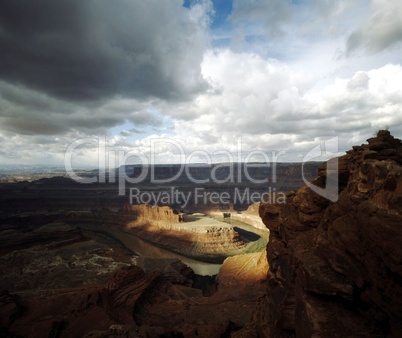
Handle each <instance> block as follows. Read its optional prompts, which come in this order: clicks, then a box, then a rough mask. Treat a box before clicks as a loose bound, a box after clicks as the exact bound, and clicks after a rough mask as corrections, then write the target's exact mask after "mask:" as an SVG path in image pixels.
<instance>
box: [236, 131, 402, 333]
mask: <svg viewBox="0 0 402 338" xmlns="http://www.w3.org/2000/svg"><path fill="white" fill-rule="evenodd" d="M336 160H338V161H339V173H338V174H339V191H340V192H339V199H338V201H336V202H329V201H328V200H326V199H325V198H323V197H321V196H319V195H317V194H316V193H315V192H313V191H312V190H311V189H309V188H308V187H307V186H303V187H301V188H300V189H298V190H297V191H296V193H295V194H292V195H289V197H288V200H287V203H286V205H270V204H267V203H262V204H261V205H260V215H261V218H262V219H263V221H264V223H265V224H266V226H267V227H268V228H269V230H270V240H269V243H268V246H267V255H268V261H269V266H270V270H269V273H268V290H267V293H266V295H265V297H264V298H263V299H262V300H261V301H260V304H259V306H258V310H257V311H256V312H255V314H254V319H253V322H252V325H250V326H249V327H248V328H247V329H245V330H243V331H241V332H238V333H237V334H236V335H235V336H236V337H250V336H253V335H254V336H256V335H258V336H260V337H287V336H296V337H313V336H314V337H385V336H394V337H400V336H402V216H401V215H402V143H401V141H400V140H398V139H395V138H393V137H392V136H391V135H390V133H389V132H388V131H380V132H379V133H378V135H377V136H376V137H374V138H371V139H369V140H368V144H364V145H362V146H358V147H354V148H353V150H351V151H348V152H347V153H346V155H344V156H342V157H340V158H338V159H335V160H332V161H336ZM325 169H326V164H323V165H322V166H321V167H320V170H319V176H318V177H317V178H316V179H315V180H314V182H313V183H314V184H316V185H317V186H321V187H324V186H325V183H326V182H327V181H328V180H329V179H331V175H335V174H336V173H333V172H332V173H331V172H329V173H327V171H326V170H325Z"/></svg>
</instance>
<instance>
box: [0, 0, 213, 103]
mask: <svg viewBox="0 0 402 338" xmlns="http://www.w3.org/2000/svg"><path fill="white" fill-rule="evenodd" d="M206 41H207V38H206V37H205V35H204V32H203V31H202V29H201V28H200V26H199V25H198V23H197V22H196V19H194V18H193V16H191V15H190V11H189V10H188V9H184V8H183V7H182V6H181V1H156V0H147V1H143V0H114V1H109V0H86V1H79V0H35V1H32V0H19V1H14V0H2V1H1V2H0V55H1V57H0V79H2V80H3V81H7V82H9V83H13V84H20V85H23V86H25V87H28V88H32V89H35V90H37V91H41V92H44V93H47V94H49V95H50V96H54V97H58V98H61V99H64V100H73V101H84V100H85V101H87V100H97V99H100V98H109V97H113V96H114V95H121V96H123V97H131V98H146V97H158V98H163V99H179V100H180V99H185V98H188V97H190V96H191V95H192V94H194V93H196V92H199V91H201V90H203V89H205V82H204V81H203V80H202V77H201V73H200V62H201V60H202V55H203V51H204V48H205V46H206Z"/></svg>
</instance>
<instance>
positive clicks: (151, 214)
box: [124, 204, 181, 223]
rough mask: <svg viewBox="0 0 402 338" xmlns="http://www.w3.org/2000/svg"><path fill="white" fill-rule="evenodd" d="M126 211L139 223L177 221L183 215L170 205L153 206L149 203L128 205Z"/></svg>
mask: <svg viewBox="0 0 402 338" xmlns="http://www.w3.org/2000/svg"><path fill="white" fill-rule="evenodd" d="M124 210H125V212H126V213H128V214H130V215H131V216H132V217H133V218H135V219H136V221H137V222H138V223H147V222H151V221H152V222H154V223H177V222H180V221H181V215H179V214H178V213H177V212H175V211H174V210H173V209H172V208H170V207H168V206H152V205H149V204H140V205H126V206H125V207H124Z"/></svg>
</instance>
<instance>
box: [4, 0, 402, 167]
mask: <svg viewBox="0 0 402 338" xmlns="http://www.w3.org/2000/svg"><path fill="white" fill-rule="evenodd" d="M401 17H402V2H401V1H400V0H365V1H360V0H347V1H346V0H339V1H333V0H292V1H290V0H265V1H263V0H212V1H211V0H185V1H180V0H165V1H160V0H147V1H143V0H114V1H110V0H86V1H81V0H35V1H32V0H19V1H15V0H2V1H1V2H0V164H48V165H60V164H64V163H65V161H67V160H68V161H70V162H71V163H72V164H73V166H77V167H78V166H82V167H97V166H99V165H106V166H109V167H113V166H118V165H121V164H128V163H144V162H146V161H153V162H155V163H178V162H186V163H187V162H188V163H190V162H191V163H193V162H207V163H209V162H227V161H232V160H235V161H237V160H241V161H269V160H271V161H272V160H275V159H276V160H278V159H279V161H303V159H304V158H306V154H308V153H309V151H311V150H312V149H314V148H315V147H316V146H317V145H324V144H325V141H327V140H330V139H333V138H334V137H337V140H338V143H337V144H338V147H337V149H336V151H337V152H339V153H342V152H343V151H345V150H348V149H350V148H351V147H352V145H359V144H362V143H364V142H365V140H366V139H367V138H369V137H372V136H373V135H375V133H376V131H378V130H379V129H389V130H390V131H391V133H392V134H393V135H394V136H396V137H399V138H401V137H402V20H401V19H400V18H401ZM328 154H329V153H328ZM331 154H332V155H333V154H335V150H334V151H332V153H331ZM105 158H106V160H105Z"/></svg>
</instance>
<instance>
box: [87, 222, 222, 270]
mask: <svg viewBox="0 0 402 338" xmlns="http://www.w3.org/2000/svg"><path fill="white" fill-rule="evenodd" d="M79 227H80V228H81V229H82V230H84V231H90V232H95V233H96V232H98V233H102V234H106V235H108V236H109V237H112V238H113V239H116V240H118V241H119V242H121V243H122V244H123V245H124V246H125V247H126V248H127V249H129V250H130V251H132V252H133V253H135V254H137V255H139V256H141V257H144V258H154V259H163V258H177V259H180V260H181V261H182V262H183V263H184V264H186V265H187V266H189V267H191V268H192V269H193V270H194V272H195V273H196V274H197V275H201V276H213V275H216V274H217V273H218V272H219V268H220V267H221V265H222V264H211V263H206V262H201V261H198V260H195V259H191V258H188V257H185V256H181V255H179V254H176V253H173V252H171V251H168V250H165V249H162V248H160V247H158V246H156V245H153V244H151V243H149V242H146V241H144V240H142V239H140V238H138V237H136V236H135V235H133V234H132V233H129V232H125V231H123V230H119V229H117V228H114V227H110V226H105V225H93V226H91V225H88V224H80V225H79Z"/></svg>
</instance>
